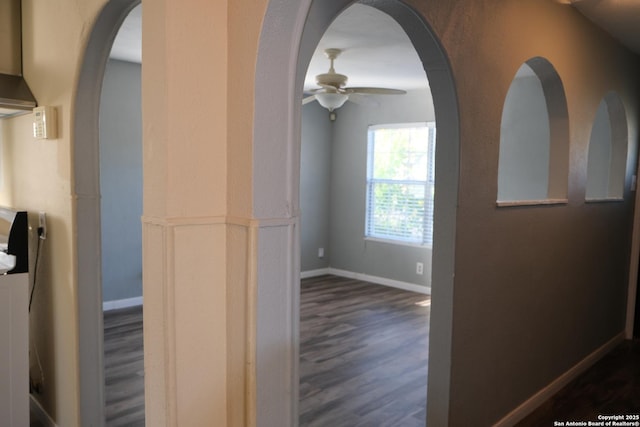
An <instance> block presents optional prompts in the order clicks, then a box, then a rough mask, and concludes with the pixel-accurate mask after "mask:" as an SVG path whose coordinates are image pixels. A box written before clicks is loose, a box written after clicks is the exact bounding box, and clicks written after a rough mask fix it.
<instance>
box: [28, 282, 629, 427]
mask: <svg viewBox="0 0 640 427" xmlns="http://www.w3.org/2000/svg"><path fill="white" fill-rule="evenodd" d="M300 299H301V320H300V402H299V409H300V411H299V412H300V414H299V415H300V417H299V420H300V426H318V427H329V426H330V427H336V426H338V427H359V426H371V427H383V426H389V427H391V426H393V427H396V426H400V427H411V426H424V425H425V418H426V410H425V409H426V408H425V407H426V393H427V390H426V385H427V354H428V335H429V327H428V324H429V313H430V300H429V298H428V297H427V296H425V295H421V294H415V293H412V292H406V291H401V290H397V289H393V288H389V287H385V286H379V285H374V284H369V283H366V282H362V281H358V280H352V279H345V278H339V277H334V276H321V277H317V278H312V279H305V280H303V281H302V283H301V296H300ZM104 336H105V345H104V347H105V382H106V386H105V394H106V401H107V404H106V418H107V423H106V425H107V426H109V427H111V426H144V367H143V336H142V307H133V308H129V309H122V310H114V311H109V312H106V313H105V316H104ZM618 414H619V415H634V414H640V341H638V340H634V341H625V342H623V343H622V344H621V345H620V346H619V347H617V348H616V349H615V350H614V351H612V352H611V353H610V354H608V355H606V356H605V357H604V358H603V359H602V360H601V361H599V362H598V363H596V364H595V365H594V366H593V367H592V368H590V369H589V370H588V371H587V372H585V373H584V374H582V375H581V376H580V377H579V378H577V379H576V380H575V381H573V382H572V383H570V384H569V385H567V387H565V388H564V389H563V390H561V391H560V392H559V393H557V394H556V395H555V396H554V397H552V398H551V399H550V400H548V401H547V402H545V403H544V404H543V405H541V406H540V408H538V409H537V410H536V411H534V412H533V413H532V414H530V415H529V416H528V417H526V418H525V419H524V420H522V421H521V422H520V423H519V424H517V426H518V427H542V426H553V425H554V421H585V422H586V421H597V416H598V415H618ZM41 426H42V424H41V423H40V422H38V421H37V420H35V419H33V418H32V420H31V427H41ZM434 427H439V426H434Z"/></svg>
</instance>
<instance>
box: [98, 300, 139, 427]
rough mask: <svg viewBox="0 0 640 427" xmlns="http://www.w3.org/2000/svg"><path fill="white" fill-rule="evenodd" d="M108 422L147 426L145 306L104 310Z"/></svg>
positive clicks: (129, 425) (131, 426)
mask: <svg viewBox="0 0 640 427" xmlns="http://www.w3.org/2000/svg"><path fill="white" fill-rule="evenodd" d="M104 364H105V367H104V369H105V372H104V375H105V399H106V406H105V413H106V414H105V415H106V425H107V426H109V427H111V426H113V427H116V426H127V427H134V426H144V361H143V336H142V307H141V306H138V307H131V308H125V309H120V310H112V311H107V312H105V313H104Z"/></svg>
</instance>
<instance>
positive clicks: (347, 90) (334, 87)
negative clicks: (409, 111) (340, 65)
mask: <svg viewBox="0 0 640 427" xmlns="http://www.w3.org/2000/svg"><path fill="white" fill-rule="evenodd" d="M341 53H342V49H335V48H330V49H325V51H324V54H325V55H326V56H327V58H329V61H330V62H331V66H330V67H329V71H328V72H326V73H323V74H318V75H317V76H316V83H317V84H318V86H320V88H318V89H313V90H311V91H309V93H312V94H313V95H311V96H307V97H306V98H304V99H303V100H302V105H304V104H308V103H309V102H313V101H318V103H319V104H320V105H322V106H323V107H324V108H326V109H327V110H329V111H330V112H331V113H333V110H335V109H337V108H340V107H342V106H343V105H344V103H345V102H347V100H348V99H349V95H353V94H356V95H403V94H405V93H407V92H406V91H404V90H400V89H386V88H381V87H345V85H346V84H347V80H348V77H347V76H345V75H344V74H338V73H336V70H335V69H334V68H333V62H334V61H335V59H336V58H337V57H338V56H339V55H340V54H341Z"/></svg>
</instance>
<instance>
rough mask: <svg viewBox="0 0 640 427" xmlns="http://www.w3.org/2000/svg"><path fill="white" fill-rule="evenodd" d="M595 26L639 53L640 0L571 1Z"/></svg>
mask: <svg viewBox="0 0 640 427" xmlns="http://www.w3.org/2000/svg"><path fill="white" fill-rule="evenodd" d="M572 3H573V6H574V7H575V8H576V9H578V10H579V11H580V12H582V14H583V15H585V16H586V17H587V18H589V19H591V20H592V21H593V22H594V23H595V24H596V25H598V26H600V27H602V28H603V29H604V30H606V31H607V32H608V33H610V34H611V35H613V36H614V37H615V38H617V39H618V40H619V41H620V42H622V43H623V44H624V45H626V46H627V47H628V48H629V49H631V50H633V51H634V52H636V53H640V0H572Z"/></svg>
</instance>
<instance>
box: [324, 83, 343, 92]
mask: <svg viewBox="0 0 640 427" xmlns="http://www.w3.org/2000/svg"><path fill="white" fill-rule="evenodd" d="M318 86H320V88H321V89H318V90H321V91H324V92H327V93H343V92H344V89H342V88H338V87H335V86H332V85H328V84H324V83H318Z"/></svg>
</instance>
